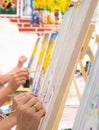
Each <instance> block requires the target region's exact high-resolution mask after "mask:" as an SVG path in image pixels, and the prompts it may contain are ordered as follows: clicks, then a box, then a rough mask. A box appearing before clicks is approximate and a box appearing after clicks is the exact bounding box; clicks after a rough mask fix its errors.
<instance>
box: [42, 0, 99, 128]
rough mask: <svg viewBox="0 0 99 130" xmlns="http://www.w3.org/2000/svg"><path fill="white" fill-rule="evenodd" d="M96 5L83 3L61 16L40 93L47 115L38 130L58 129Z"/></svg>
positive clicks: (86, 1)
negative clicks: (50, 59) (56, 37)
mask: <svg viewBox="0 0 99 130" xmlns="http://www.w3.org/2000/svg"><path fill="white" fill-rule="evenodd" d="M97 2H98V0H94V1H93V0H85V1H83V2H82V4H81V6H80V7H79V8H78V9H75V8H72V9H70V10H69V11H68V12H67V13H66V14H65V16H64V20H63V23H62V26H61V29H60V32H59V36H58V39H57V42H56V47H55V50H54V53H53V58H52V62H51V64H50V68H49V71H48V75H47V76H46V80H45V83H44V87H43V90H42V93H41V100H42V101H43V102H44V101H45V100H46V99H47V100H46V102H44V103H45V106H46V111H47V114H46V116H45V118H44V120H43V122H42V124H41V127H40V130H57V129H58V124H59V122H60V118H61V115H62V112H63V109H64V105H65V101H66V99H67V95H68V90H69V83H70V80H71V78H72V75H73V74H74V68H75V65H76V64H77V59H78V56H79V54H80V50H81V47H82V45H83V41H84V38H85V36H86V33H87V30H88V27H89V24H90V21H91V18H92V15H93V13H94V9H95V7H96V4H97ZM51 77H52V78H51ZM51 79H52V80H51ZM46 91H48V92H47V94H45V92H46Z"/></svg>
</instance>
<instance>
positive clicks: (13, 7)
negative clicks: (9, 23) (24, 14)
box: [0, 0, 19, 17]
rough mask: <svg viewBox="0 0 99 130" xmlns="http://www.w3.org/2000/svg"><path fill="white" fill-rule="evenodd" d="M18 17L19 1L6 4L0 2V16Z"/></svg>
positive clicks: (14, 0)
mask: <svg viewBox="0 0 99 130" xmlns="http://www.w3.org/2000/svg"><path fill="white" fill-rule="evenodd" d="M18 15H19V0H11V2H10V0H8V2H7V3H4V2H2V0H0V16H11V17H13V16H14V17H15V16H18Z"/></svg>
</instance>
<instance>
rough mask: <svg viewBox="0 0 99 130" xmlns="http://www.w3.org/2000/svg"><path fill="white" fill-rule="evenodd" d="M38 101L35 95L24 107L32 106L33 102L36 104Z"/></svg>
mask: <svg viewBox="0 0 99 130" xmlns="http://www.w3.org/2000/svg"><path fill="white" fill-rule="evenodd" d="M37 102H38V98H37V97H32V98H31V99H30V100H29V101H28V102H27V103H26V104H25V106H26V107H32V106H34V104H36V103H37Z"/></svg>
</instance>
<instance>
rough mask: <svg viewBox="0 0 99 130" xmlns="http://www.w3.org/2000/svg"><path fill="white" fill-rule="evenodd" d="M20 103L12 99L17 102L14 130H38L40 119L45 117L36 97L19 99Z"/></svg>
mask: <svg viewBox="0 0 99 130" xmlns="http://www.w3.org/2000/svg"><path fill="white" fill-rule="evenodd" d="M20 99H22V102H19V101H18V99H14V102H17V111H16V120H17V127H16V130H38V127H39V124H40V121H41V118H42V117H43V116H44V115H45V109H44V108H43V105H42V103H41V101H40V100H39V99H38V97H35V96H33V95H32V97H31V98H30V95H28V96H27V97H25V95H23V96H22V97H20Z"/></svg>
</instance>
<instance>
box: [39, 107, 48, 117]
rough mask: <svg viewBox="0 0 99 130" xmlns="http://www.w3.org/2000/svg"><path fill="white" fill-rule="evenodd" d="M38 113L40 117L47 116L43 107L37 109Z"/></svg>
mask: <svg viewBox="0 0 99 130" xmlns="http://www.w3.org/2000/svg"><path fill="white" fill-rule="evenodd" d="M37 114H38V115H39V116H40V117H43V116H45V114H46V111H45V110H44V109H43V108H42V109H40V110H39V111H37Z"/></svg>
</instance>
